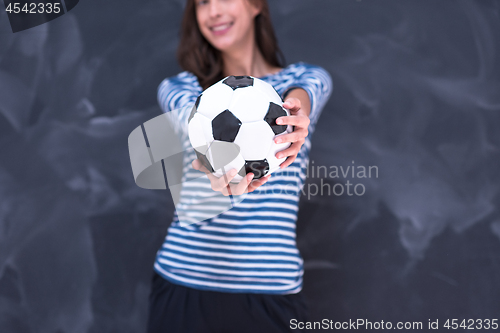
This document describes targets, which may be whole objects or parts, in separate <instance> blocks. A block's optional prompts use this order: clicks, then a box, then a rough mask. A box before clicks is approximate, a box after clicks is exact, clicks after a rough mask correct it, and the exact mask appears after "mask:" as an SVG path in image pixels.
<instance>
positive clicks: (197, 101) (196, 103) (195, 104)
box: [188, 95, 201, 124]
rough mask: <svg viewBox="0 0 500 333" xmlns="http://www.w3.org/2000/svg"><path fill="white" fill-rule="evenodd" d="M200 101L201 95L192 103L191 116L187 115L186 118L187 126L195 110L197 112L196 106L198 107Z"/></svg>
mask: <svg viewBox="0 0 500 333" xmlns="http://www.w3.org/2000/svg"><path fill="white" fill-rule="evenodd" d="M200 99H201V95H200V96H198V98H197V99H196V102H195V103H194V106H193V109H192V110H191V114H190V115H189V118H188V124H189V122H190V121H191V119H193V117H194V114H195V113H196V110H198V105H200Z"/></svg>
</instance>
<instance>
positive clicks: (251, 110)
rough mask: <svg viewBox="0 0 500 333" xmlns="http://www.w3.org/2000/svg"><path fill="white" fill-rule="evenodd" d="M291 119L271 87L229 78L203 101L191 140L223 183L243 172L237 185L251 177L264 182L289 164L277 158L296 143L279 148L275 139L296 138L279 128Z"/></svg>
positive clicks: (192, 117) (192, 123) (200, 100)
mask: <svg viewBox="0 0 500 333" xmlns="http://www.w3.org/2000/svg"><path fill="white" fill-rule="evenodd" d="M287 115H289V112H288V111H287V110H286V109H285V108H283V101H282V99H281V97H280V96H279V95H278V93H277V92H276V90H275V89H274V87H273V86H272V85H270V84H269V83H267V82H265V81H263V80H260V79H257V78H254V77H251V76H228V77H226V78H225V79H223V80H221V81H219V82H217V83H215V84H214V85H212V86H210V87H209V88H207V89H206V90H205V91H204V92H203V93H202V94H201V95H200V96H198V99H197V100H196V103H195V105H194V107H193V109H192V111H191V114H190V116H189V120H188V122H189V124H188V131H189V140H190V142H191V145H192V146H193V148H194V149H195V151H196V155H197V156H198V159H199V160H200V161H201V162H202V164H203V165H204V166H205V167H206V168H207V169H208V170H209V171H210V172H212V173H213V174H214V175H216V176H217V177H220V176H222V175H223V174H225V173H227V172H228V171H229V170H231V169H237V170H239V172H238V174H237V175H236V176H235V177H234V178H233V180H232V182H233V183H238V182H240V181H241V180H242V179H243V177H245V175H246V174H248V173H249V172H252V173H254V175H255V176H254V178H253V179H259V178H261V177H264V176H267V175H268V174H270V173H272V172H274V171H275V170H277V169H279V165H280V164H281V163H282V162H283V161H284V160H285V158H281V159H278V158H276V156H275V155H276V153H277V152H279V151H281V150H284V149H286V148H288V147H289V146H290V143H289V142H285V143H281V144H276V143H275V142H274V138H275V137H277V136H280V135H284V134H287V133H291V132H292V126H290V125H277V124H276V118H278V117H282V116H287Z"/></svg>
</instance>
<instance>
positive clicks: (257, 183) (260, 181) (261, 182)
mask: <svg viewBox="0 0 500 333" xmlns="http://www.w3.org/2000/svg"><path fill="white" fill-rule="evenodd" d="M269 178H271V174H269V175H267V176H265V177H262V178H260V179H257V180H254V181H252V182H251V183H250V185H248V193H251V192H253V191H255V190H256V189H257V188H259V187H260V186H262V185H264V184H265V183H267V181H268V180H269Z"/></svg>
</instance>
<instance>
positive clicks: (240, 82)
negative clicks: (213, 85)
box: [222, 76, 253, 90]
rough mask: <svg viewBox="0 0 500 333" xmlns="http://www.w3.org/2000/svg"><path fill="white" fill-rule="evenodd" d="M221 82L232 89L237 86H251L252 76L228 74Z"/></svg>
mask: <svg viewBox="0 0 500 333" xmlns="http://www.w3.org/2000/svg"><path fill="white" fill-rule="evenodd" d="M222 83H224V84H227V85H228V86H230V87H231V88H232V89H233V90H236V89H238V88H245V87H250V86H253V78H252V77H250V76H229V77H228V78H227V79H225V80H224V81H222Z"/></svg>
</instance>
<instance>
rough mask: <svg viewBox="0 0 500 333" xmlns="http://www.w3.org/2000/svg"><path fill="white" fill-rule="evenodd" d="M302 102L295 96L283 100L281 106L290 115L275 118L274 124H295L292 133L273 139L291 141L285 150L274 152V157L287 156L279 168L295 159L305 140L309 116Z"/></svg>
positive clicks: (284, 166)
mask: <svg viewBox="0 0 500 333" xmlns="http://www.w3.org/2000/svg"><path fill="white" fill-rule="evenodd" d="M301 106H302V103H301V102H300V99H298V98H295V97H290V98H287V99H286V100H285V102H284V103H283V107H284V108H285V109H288V110H289V111H290V116H283V117H279V118H278V119H276V124H278V125H292V126H295V127H294V130H293V132H292V133H288V134H284V135H280V136H278V137H277V138H276V139H274V142H276V143H283V142H291V143H292V144H291V145H290V147H288V148H287V149H285V150H282V151H280V152H278V153H277V154H276V158H282V157H286V156H288V157H287V159H286V160H285V161H284V162H283V163H281V164H280V168H281V169H283V168H286V167H287V166H289V165H290V164H292V163H293V161H295V158H297V154H298V153H299V150H300V147H302V145H303V144H304V142H305V139H306V137H307V134H308V133H309V132H308V129H307V128H308V126H309V122H310V121H309V116H308V114H307V113H306V112H305V111H304V110H303V109H302V108H301Z"/></svg>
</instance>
